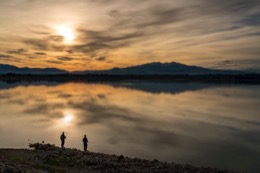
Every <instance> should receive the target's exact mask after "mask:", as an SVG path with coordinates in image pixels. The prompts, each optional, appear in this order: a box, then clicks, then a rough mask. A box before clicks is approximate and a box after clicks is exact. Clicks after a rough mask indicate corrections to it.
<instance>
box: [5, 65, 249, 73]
mask: <svg viewBox="0 0 260 173" xmlns="http://www.w3.org/2000/svg"><path fill="white" fill-rule="evenodd" d="M7 73H14V74H67V73H72V74H111V75H174V74H190V75H196V74H238V73H243V72H241V71H234V70H216V69H207V68H203V67H198V66H188V65H185V64H180V63H176V62H171V63H160V62H154V63H148V64H142V65H137V66H131V67H126V68H113V69H110V70H94V71H93V70H92V71H89V70H87V71H75V72H68V71H65V70H61V69H57V68H28V67H25V68H19V67H16V66H12V65H7V64H0V74H7ZM244 73H246V72H244Z"/></svg>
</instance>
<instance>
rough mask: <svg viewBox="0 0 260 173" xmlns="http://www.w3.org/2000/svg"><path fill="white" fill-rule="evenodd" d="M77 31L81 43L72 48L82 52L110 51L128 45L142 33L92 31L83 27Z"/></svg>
mask: <svg viewBox="0 0 260 173" xmlns="http://www.w3.org/2000/svg"><path fill="white" fill-rule="evenodd" d="M79 32H80V40H81V41H82V42H83V43H82V44H79V45H76V46H74V47H73V49H72V50H73V51H80V52H84V53H93V52H96V51H101V50H106V51H112V50H114V49H118V48H122V47H126V46H129V45H130V44H131V42H133V40H134V39H137V38H139V37H141V36H142V35H143V34H142V33H140V32H130V33H127V34H120V33H116V34H115V33H114V34H113V33H111V32H109V31H92V30H83V29H81V30H79ZM84 42H85V43H84Z"/></svg>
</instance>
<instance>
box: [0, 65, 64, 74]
mask: <svg viewBox="0 0 260 173" xmlns="http://www.w3.org/2000/svg"><path fill="white" fill-rule="evenodd" d="M6 73H15V74H64V73H68V72H67V71H65V70H60V69H56V68H27V67H25V68H19V67H16V66H12V65H7V64H0V74H6Z"/></svg>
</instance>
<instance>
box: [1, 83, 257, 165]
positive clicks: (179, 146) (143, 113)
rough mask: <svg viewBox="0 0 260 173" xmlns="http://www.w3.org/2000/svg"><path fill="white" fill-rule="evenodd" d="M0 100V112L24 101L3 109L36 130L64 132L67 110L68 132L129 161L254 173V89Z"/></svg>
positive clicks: (44, 92) (59, 92) (116, 89)
mask: <svg viewBox="0 0 260 173" xmlns="http://www.w3.org/2000/svg"><path fill="white" fill-rule="evenodd" d="M149 86H150V88H149ZM128 87H129V88H130V89H128ZM182 87H183V88H182ZM210 87H211V86H210ZM164 89H165V90H164ZM200 89H201V90H200ZM39 91H41V92H39ZM145 91H148V92H145ZM14 93H15V94H14ZM177 93H178V94H177ZM1 94H2V95H3V96H5V95H6V94H9V96H8V97H9V98H8V99H6V98H5V97H3V98H2V99H1V98H0V102H1V104H0V112H1V111H3V110H4V108H5V107H6V106H7V105H9V106H10V105H11V106H14V107H16V106H17V105H15V103H12V102H10V100H15V98H17V99H18V100H22V99H25V100H24V105H23V106H21V107H22V108H21V109H18V110H17V109H9V110H8V111H9V112H10V114H15V115H17V114H21V116H22V117H30V118H32V117H33V120H32V122H33V123H35V124H36V125H37V124H38V123H39V124H40V123H45V124H47V125H51V124H52V123H54V122H57V124H58V123H59V124H60V126H62V127H64V126H63V125H64V124H62V123H64V122H63V120H64V119H63V118H64V116H65V112H66V111H67V112H69V113H71V114H72V115H73V123H70V124H73V126H70V127H73V128H74V130H78V131H77V132H79V133H82V131H83V130H84V131H85V129H86V132H87V134H88V135H92V137H93V139H92V140H94V138H95V137H96V136H100V137H101V138H102V140H103V141H101V142H102V143H105V144H106V146H108V147H110V148H111V149H113V150H117V147H118V146H120V147H121V148H124V151H123V152H125V153H126V154H127V155H128V154H129V155H136V156H140V157H145V158H150V159H153V158H155V157H160V159H164V160H170V161H177V162H188V163H195V164H198V165H209V166H216V165H218V166H223V167H233V168H239V166H238V163H240V161H239V159H241V158H244V157H246V159H247V160H248V162H250V163H248V165H249V166H248V167H257V166H256V165H257V157H259V155H260V153H259V151H258V150H257V147H258V146H259V145H258V144H259V143H260V136H259V127H260V122H259V120H258V113H259V109H258V103H259V97H258V96H259V94H260V93H259V88H258V86H241V85H237V86H227V87H226V86H224V85H222V86H219V87H216V86H214V88H213V87H211V88H207V85H206V84H186V83H179V84H172V85H170V83H168V84H165V87H163V84H156V83H140V84H137V83H133V84H131V85H127V86H123V85H118V84H113V86H109V85H103V84H82V83H68V84H63V85H57V86H52V87H47V86H30V87H17V88H11V89H9V90H8V92H6V90H0V95H1ZM39 99H44V101H43V102H41V101H40V102H39V101H38V100H39ZM249 108H250V109H249ZM18 111H19V112H18ZM0 115H1V114H0ZM36 115H38V116H36ZM3 118H4V119H5V118H6V117H3ZM36 120H38V121H36ZM74 120H75V121H74ZM57 124H55V125H57ZM61 124H62V125H61ZM97 127H102V130H103V131H102V132H100V131H98V130H97V131H96V128H97ZM0 128H1V127H0ZM42 128H47V127H43V126H42ZM91 133H93V134H91ZM93 142H94V143H95V141H93ZM93 145H95V144H93ZM95 147H97V148H98V146H95ZM102 147H105V146H101V147H99V148H98V150H102ZM132 149H133V150H132ZM134 149H135V150H134ZM151 151H154V152H151ZM241 153H242V154H241ZM231 160H232V161H234V162H232V163H231ZM225 164H226V165H225ZM241 167H243V165H242V164H241ZM258 169H259V168H258Z"/></svg>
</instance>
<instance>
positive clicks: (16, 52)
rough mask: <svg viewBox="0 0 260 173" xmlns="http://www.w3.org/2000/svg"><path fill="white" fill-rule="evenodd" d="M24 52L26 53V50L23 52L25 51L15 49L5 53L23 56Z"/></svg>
mask: <svg viewBox="0 0 260 173" xmlns="http://www.w3.org/2000/svg"><path fill="white" fill-rule="evenodd" d="M25 52H27V50H25V49H17V50H10V51H7V53H10V54H24V53H25Z"/></svg>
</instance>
